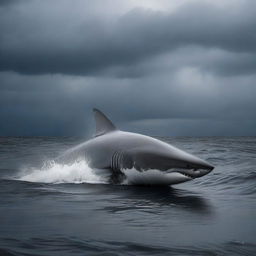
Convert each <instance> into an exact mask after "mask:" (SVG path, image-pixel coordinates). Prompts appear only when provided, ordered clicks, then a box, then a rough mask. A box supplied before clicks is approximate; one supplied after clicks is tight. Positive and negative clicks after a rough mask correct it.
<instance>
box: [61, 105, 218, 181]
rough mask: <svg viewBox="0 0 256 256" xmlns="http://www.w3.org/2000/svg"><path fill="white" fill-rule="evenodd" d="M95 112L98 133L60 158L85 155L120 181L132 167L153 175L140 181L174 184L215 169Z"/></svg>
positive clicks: (65, 158)
mask: <svg viewBox="0 0 256 256" xmlns="http://www.w3.org/2000/svg"><path fill="white" fill-rule="evenodd" d="M93 112H94V117H95V122H96V133H95V136H94V137H93V138H92V139H90V140H88V141H86V142H84V143H82V144H80V145H78V146H76V147H75V148H73V149H71V150H69V151H67V152H66V153H65V154H64V155H62V156H61V157H60V158H59V160H62V161H63V160H65V161H74V160H75V159H78V158H80V159H81V158H82V159H85V160H86V161H87V163H88V165H89V167H91V168H94V169H106V171H107V170H108V171H111V173H112V175H111V181H112V182H113V183H121V182H122V180H123V179H124V178H125V176H126V175H127V174H129V172H132V170H133V172H134V171H136V173H141V174H143V175H145V174H149V175H151V176H152V177H151V178H150V179H145V180H143V178H142V179H140V181H137V183H139V184H140V183H141V184H151V185H153V184H158V185H160V184H165V185H172V184H178V183H182V182H186V181H189V180H192V179H195V178H199V177H201V176H204V175H206V174H208V173H209V172H211V171H212V170H213V169H214V167H213V166H212V165H211V164H209V163H208V162H206V161H204V160H202V159H200V158H198V157H196V156H193V155H191V154H189V153H186V152H184V151H182V150H180V149H178V148H176V147H173V146H171V145H170V144H168V143H165V142H163V141H160V140H158V139H155V138H152V137H149V136H145V135H141V134H137V133H131V132H124V131H120V130H118V129H117V128H116V126H115V125H114V124H113V123H112V122H111V121H110V120H109V119H108V118H107V117H106V116H105V115H104V114H103V113H102V112H101V111H99V110H98V109H93ZM156 173H158V176H159V177H160V176H161V178H160V179H159V178H158V176H157V175H156ZM152 174H153V175H152ZM145 177H146V176H145Z"/></svg>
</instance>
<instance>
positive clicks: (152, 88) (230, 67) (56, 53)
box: [0, 0, 256, 136]
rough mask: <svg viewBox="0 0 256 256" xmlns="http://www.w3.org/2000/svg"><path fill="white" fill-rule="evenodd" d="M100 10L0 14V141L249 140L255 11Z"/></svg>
mask: <svg viewBox="0 0 256 256" xmlns="http://www.w3.org/2000/svg"><path fill="white" fill-rule="evenodd" d="M174 2H175V1H174ZM74 3H75V4H74ZM104 3H105V4H102V1H97V0H95V1H75V2H73V1H68V0H65V1H64V0H63V1H58V0H56V1H12V3H11V4H6V3H5V4H2V5H1V7H0V29H1V34H0V119H1V123H0V135H84V136H85V135H87V134H88V133H90V132H92V130H93V124H92V123H93V122H92V120H93V118H92V113H91V109H92V108H93V107H97V108H100V109H101V110H103V111H104V112H106V113H107V114H108V115H109V116H110V117H111V118H112V119H113V120H114V121H115V122H116V123H117V125H118V126H119V127H120V128H122V129H124V130H130V131H138V132H144V133H147V134H153V135H256V134H255V127H256V123H255V120H256V114H255V111H254V109H255V108H256V102H255V95H256V87H255V82H256V70H255V68H256V52H255V50H256V48H255V45H256V44H255V43H256V42H255V41H256V36H255V32H254V30H255V29H254V28H255V25H256V24H255V23H256V18H255V17H256V15H255V14H256V13H255V12H256V11H255V10H256V8H254V7H255V4H254V3H252V2H250V1H242V0H241V1H235V2H234V4H232V5H230V4H228V5H224V4H223V5H222V4H220V3H221V2H219V5H215V4H211V3H210V2H209V1H198V2H191V1H188V2H185V3H184V5H182V6H180V7H179V8H176V9H175V8H174V9H173V10H171V11H169V9H168V11H165V9H164V8H161V10H160V11H159V10H155V9H153V10H149V9H147V8H143V6H139V8H136V5H134V4H133V5H129V6H127V4H126V3H127V1H116V2H113V1H107V2H104ZM156 3H159V2H158V1H156Z"/></svg>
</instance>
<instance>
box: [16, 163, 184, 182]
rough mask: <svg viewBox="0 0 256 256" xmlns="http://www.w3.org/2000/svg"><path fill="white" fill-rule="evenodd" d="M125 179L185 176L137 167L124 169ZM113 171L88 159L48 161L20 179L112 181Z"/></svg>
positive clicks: (179, 178) (165, 179) (159, 179)
mask: <svg viewBox="0 0 256 256" xmlns="http://www.w3.org/2000/svg"><path fill="white" fill-rule="evenodd" d="M122 172H123V173H124V174H125V179H124V180H123V182H122V183H121V184H122V185H138V184H145V185H146V184H148V185H150V184H151V185H153V184H155V185H170V184H175V183H179V182H180V181H183V179H184V176H183V175H181V174H179V173H164V172H161V171H159V170H148V171H145V172H139V171H137V170H135V169H126V170H123V171H122ZM111 174H112V173H111V171H108V170H101V169H92V168H90V167H89V166H88V164H87V163H86V161H84V160H81V161H76V162H74V163H73V164H60V163H56V162H54V161H51V162H49V161H48V162H46V163H45V164H44V165H43V167H42V168H30V169H23V170H22V171H21V172H20V174H19V176H18V177H16V179H18V180H22V181H29V182H40V183H53V184H59V183H76V184H78V183H91V184H107V183H110V176H111Z"/></svg>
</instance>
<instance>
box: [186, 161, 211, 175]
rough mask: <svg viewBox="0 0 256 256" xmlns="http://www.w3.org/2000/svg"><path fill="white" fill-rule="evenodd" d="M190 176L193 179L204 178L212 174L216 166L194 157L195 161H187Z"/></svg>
mask: <svg viewBox="0 0 256 256" xmlns="http://www.w3.org/2000/svg"><path fill="white" fill-rule="evenodd" d="M187 169H188V170H187V171H186V172H188V174H189V175H190V176H191V177H193V178H199V177H202V176H204V175H206V174H208V173H210V172H211V171H212V170H213V169H214V166H213V165H211V164H210V163H208V162H207V161H205V160H202V159H200V158H198V157H194V156H193V160H190V161H187Z"/></svg>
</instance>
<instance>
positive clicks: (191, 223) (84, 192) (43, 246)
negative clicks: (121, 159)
mask: <svg viewBox="0 0 256 256" xmlns="http://www.w3.org/2000/svg"><path fill="white" fill-rule="evenodd" d="M161 139H162V140H165V141H167V142H170V143H171V144H172V145H174V146H177V147H179V148H181V149H183V150H186V151H187V152H189V153H192V154H195V155H197V156H199V157H201V158H203V159H205V160H207V161H209V162H210V163H212V164H213V165H215V166H216V168H215V169H214V171H213V172H212V173H210V174H209V175H207V176H204V177H202V178H199V179H196V180H193V181H189V182H187V183H183V184H179V185H175V186H173V187H169V186H167V187H152V186H151V187H145V186H144V187H139V186H129V185H122V186H118V185H111V184H106V179H104V176H103V175H102V173H100V174H99V173H95V172H93V171H92V170H90V169H88V168H87V167H86V166H85V165H84V164H83V163H82V164H81V163H80V164H79V163H76V164H74V165H73V166H61V165H55V164H53V165H52V166H50V167H49V166H48V167H46V166H45V163H46V162H47V161H48V160H49V159H53V158H54V157H56V156H58V155H59V154H61V153H62V152H64V151H65V150H66V149H69V148H70V147H72V146H74V145H76V144H78V143H80V142H82V141H83V139H82V138H73V137H59V138H54V137H26V138H23V137H1V138H0V195H1V196H0V248H1V249H0V255H256V222H255V219H256V218H255V217H256V200H255V199H256V186H255V185H256V169H255V166H256V157H255V156H256V155H255V153H256V137H201V138H192V137H178V138H161Z"/></svg>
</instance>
